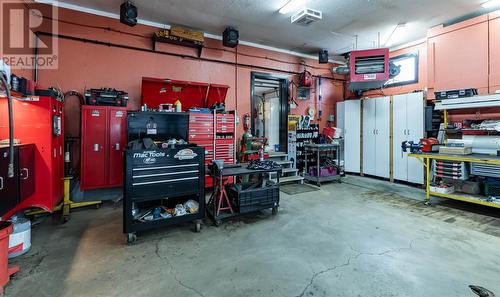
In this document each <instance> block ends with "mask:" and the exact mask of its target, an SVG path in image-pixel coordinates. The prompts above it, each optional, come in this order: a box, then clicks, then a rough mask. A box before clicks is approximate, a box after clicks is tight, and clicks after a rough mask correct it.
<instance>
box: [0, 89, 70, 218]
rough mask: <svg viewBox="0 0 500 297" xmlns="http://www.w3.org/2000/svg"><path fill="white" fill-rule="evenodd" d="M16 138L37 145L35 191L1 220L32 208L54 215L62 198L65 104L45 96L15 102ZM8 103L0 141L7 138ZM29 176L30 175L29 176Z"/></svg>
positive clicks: (0, 109) (3, 104) (0, 116)
mask: <svg viewBox="0 0 500 297" xmlns="http://www.w3.org/2000/svg"><path fill="white" fill-rule="evenodd" d="M13 105H14V106H13V113H14V138H15V139H19V140H20V141H21V144H34V145H35V156H34V163H35V166H34V167H35V169H34V170H35V172H34V173H33V174H34V177H35V191H34V192H33V194H32V195H30V196H29V197H26V198H25V199H24V200H22V201H20V202H19V203H18V204H17V206H16V207H15V208H13V209H11V210H10V211H9V212H7V213H6V214H5V215H4V216H3V217H2V218H3V219H6V218H9V217H10V216H12V215H13V214H15V213H17V212H19V211H21V210H23V209H26V208H30V207H39V208H42V209H44V210H46V211H49V212H51V211H52V210H53V209H54V207H55V206H56V205H57V204H58V203H59V202H60V201H61V200H62V198H63V194H64V192H63V188H64V181H63V179H64V128H63V127H64V124H63V122H64V115H63V103H62V102H60V101H58V100H56V99H54V98H52V97H45V96H33V97H30V101H20V100H13ZM7 118H8V117H7V100H4V99H3V98H0V139H6V138H8V119H7ZM28 176H29V175H28Z"/></svg>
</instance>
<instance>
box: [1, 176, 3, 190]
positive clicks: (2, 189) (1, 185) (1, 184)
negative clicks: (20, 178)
mask: <svg viewBox="0 0 500 297" xmlns="http://www.w3.org/2000/svg"><path fill="white" fill-rule="evenodd" d="M0 190H3V177H1V176H0Z"/></svg>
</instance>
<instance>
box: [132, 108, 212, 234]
mask: <svg viewBox="0 0 500 297" xmlns="http://www.w3.org/2000/svg"><path fill="white" fill-rule="evenodd" d="M187 121H188V115H187V114H184V113H152V112H136V113H129V115H128V116H127V122H128V128H129V130H128V136H129V137H128V138H129V139H128V140H129V148H128V149H127V150H126V151H125V157H124V159H125V166H124V168H125V181H124V200H123V232H124V233H125V234H126V235H127V242H128V243H132V242H134V241H136V240H137V233H138V232H141V231H146V230H149V229H153V228H160V227H165V226H169V225H174V224H178V223H183V222H188V221H194V222H195V230H196V231H197V232H198V231H200V228H201V220H202V219H203V218H204V216H205V165H204V160H205V149H204V148H202V147H198V146H196V145H191V144H172V143H171V142H169V141H168V140H171V139H173V138H175V139H187ZM139 135H140V137H139ZM134 142H135V143H134ZM167 143H169V144H168V145H167ZM137 146H144V147H142V148H139V149H138V148H137Z"/></svg>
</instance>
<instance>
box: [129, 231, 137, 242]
mask: <svg viewBox="0 0 500 297" xmlns="http://www.w3.org/2000/svg"><path fill="white" fill-rule="evenodd" d="M136 241H137V234H135V233H127V243H128V244H132V243H134V242H136Z"/></svg>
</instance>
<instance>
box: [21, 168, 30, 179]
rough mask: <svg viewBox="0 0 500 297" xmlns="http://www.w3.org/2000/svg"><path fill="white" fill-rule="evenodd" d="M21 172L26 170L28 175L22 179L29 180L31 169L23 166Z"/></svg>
mask: <svg viewBox="0 0 500 297" xmlns="http://www.w3.org/2000/svg"><path fill="white" fill-rule="evenodd" d="M21 172H26V176H25V177H23V178H22V180H27V179H28V178H29V176H30V171H29V170H28V168H21Z"/></svg>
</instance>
